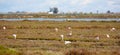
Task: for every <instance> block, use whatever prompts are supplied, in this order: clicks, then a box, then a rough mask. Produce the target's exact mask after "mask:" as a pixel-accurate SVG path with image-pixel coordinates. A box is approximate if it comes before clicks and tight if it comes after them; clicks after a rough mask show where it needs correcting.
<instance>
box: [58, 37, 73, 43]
mask: <svg viewBox="0 0 120 55" xmlns="http://www.w3.org/2000/svg"><path fill="white" fill-rule="evenodd" d="M60 37H61V38H62V41H64V35H60ZM70 43H72V42H71V41H64V44H65V45H66V44H70Z"/></svg>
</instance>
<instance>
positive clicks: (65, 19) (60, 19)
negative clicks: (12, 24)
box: [0, 18, 120, 21]
mask: <svg viewBox="0 0 120 55" xmlns="http://www.w3.org/2000/svg"><path fill="white" fill-rule="evenodd" d="M0 20H6V21H22V20H37V21H120V18H115V19H113V18H107V19H105V18H102V19H100V18H80V19H78V18H73V19H68V18H19V19H16V18H10V19H8V18H7V19H6V18H2V19H0Z"/></svg>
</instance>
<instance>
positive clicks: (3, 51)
mask: <svg viewBox="0 0 120 55" xmlns="http://www.w3.org/2000/svg"><path fill="white" fill-rule="evenodd" d="M0 55H20V53H18V52H17V51H15V50H14V49H11V48H5V47H3V46H1V45H0Z"/></svg>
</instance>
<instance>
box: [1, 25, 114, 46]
mask: <svg viewBox="0 0 120 55" xmlns="http://www.w3.org/2000/svg"><path fill="white" fill-rule="evenodd" d="M6 29H7V28H6V27H5V26H4V27H3V30H6ZM67 29H68V30H71V29H72V28H71V27H68V28H67ZM58 30H59V29H58V28H55V32H58ZM115 30H116V28H112V29H110V31H115ZM68 35H69V36H72V31H70V32H69V33H68ZM12 36H13V38H14V39H16V38H17V35H16V34H12ZM60 37H61V40H62V41H64V44H65V45H66V44H70V43H72V42H71V41H66V40H64V35H63V34H61V35H60ZM106 37H107V38H110V35H109V34H106ZM95 39H96V40H99V39H100V37H99V36H98V37H96V38H95Z"/></svg>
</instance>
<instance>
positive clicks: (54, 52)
mask: <svg viewBox="0 0 120 55" xmlns="http://www.w3.org/2000/svg"><path fill="white" fill-rule="evenodd" d="M4 26H5V27H6V29H5V30H4V29H3V27H4ZM68 27H71V29H68ZM55 28H58V31H55ZM112 28H115V30H113V31H111V29H112ZM71 31H72V35H69V33H70V32H71ZM13 34H16V35H17V36H16V39H14V38H13ZM107 34H108V35H109V36H110V37H107V36H106V35H107ZM60 35H64V40H61V37H60ZM97 37H99V39H96V38H97ZM64 41H71V43H70V44H64ZM0 45H2V46H4V47H7V48H11V49H14V50H16V51H18V52H20V53H21V54H19V55H70V54H71V55H80V54H82V55H120V22H95V21H92V22H78V21H63V22H56V21H27V20H24V21H0ZM81 51H82V52H81ZM76 53H78V54H76Z"/></svg>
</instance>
